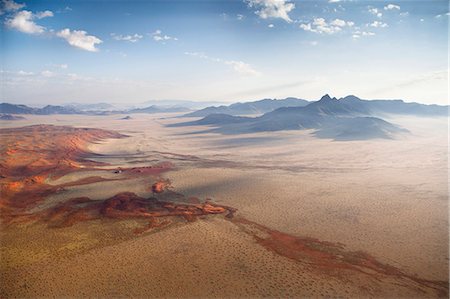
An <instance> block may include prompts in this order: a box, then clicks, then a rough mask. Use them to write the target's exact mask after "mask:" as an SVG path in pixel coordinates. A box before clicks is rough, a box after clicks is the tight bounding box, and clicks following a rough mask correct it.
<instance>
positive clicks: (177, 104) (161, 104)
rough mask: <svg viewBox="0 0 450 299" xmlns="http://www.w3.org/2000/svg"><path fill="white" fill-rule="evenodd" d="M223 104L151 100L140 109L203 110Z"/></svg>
mask: <svg viewBox="0 0 450 299" xmlns="http://www.w3.org/2000/svg"><path fill="white" fill-rule="evenodd" d="M222 104H224V103H223V102H214V101H208V102H203V101H202V102H200V101H189V100H151V101H146V102H144V103H142V104H141V105H140V107H146V106H159V107H186V108H189V109H192V110H194V109H202V108H205V107H208V106H214V105H216V106H217V105H222Z"/></svg>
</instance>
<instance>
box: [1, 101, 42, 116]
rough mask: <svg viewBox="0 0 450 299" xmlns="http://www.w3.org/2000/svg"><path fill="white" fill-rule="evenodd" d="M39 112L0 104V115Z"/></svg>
mask: <svg viewBox="0 0 450 299" xmlns="http://www.w3.org/2000/svg"><path fill="white" fill-rule="evenodd" d="M38 111H39V109H38V108H31V107H28V106H25V105H15V104H9V103H1V104H0V113H8V114H36V113H37V112H38Z"/></svg>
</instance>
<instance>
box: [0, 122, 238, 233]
mask: <svg viewBox="0 0 450 299" xmlns="http://www.w3.org/2000/svg"><path fill="white" fill-rule="evenodd" d="M0 137H1V138H2V147H0V152H1V153H2V159H1V162H0V171H1V173H0V174H1V177H2V179H1V181H0V184H1V200H0V209H1V210H0V211H1V218H2V221H3V223H21V222H29V221H41V222H45V223H48V224H49V226H52V227H64V226H71V225H73V224H75V223H78V222H82V221H89V220H94V219H100V218H116V219H129V218H148V219H149V224H148V225H147V226H146V227H144V228H142V229H140V230H137V232H143V231H146V230H148V229H151V228H156V227H163V226H166V225H167V224H168V223H170V220H168V219H165V220H162V221H159V220H158V218H161V217H180V218H183V219H185V220H187V221H194V220H196V219H197V217H198V216H203V215H209V214H227V215H228V216H229V215H230V214H232V213H233V212H234V209H231V208H226V207H223V206H217V205H213V204H211V203H210V202H206V203H203V204H201V203H200V202H198V203H196V204H185V203H176V202H167V201H159V200H157V199H156V198H149V199H146V198H142V197H138V196H137V195H136V194H134V193H129V192H124V193H120V194H117V195H115V196H113V197H111V198H108V199H106V200H102V201H93V200H91V199H89V198H87V197H84V198H75V199H71V200H67V201H65V202H64V203H61V204H58V205H56V206H54V207H50V208H48V209H46V210H44V211H39V212H34V213H31V212H30V210H31V208H33V207H35V206H36V205H37V204H39V202H41V201H42V200H44V199H45V198H46V197H48V196H49V195H51V194H54V193H57V192H61V191H64V188H65V187H71V186H77V185H84V184H91V183H96V182H103V181H112V180H123V179H127V178H129V177H130V176H131V177H134V176H151V177H154V176H157V175H159V174H161V173H162V172H163V171H166V170H168V169H170V168H171V167H172V164H171V163H168V162H162V163H158V164H156V165H152V166H144V167H133V168H118V169H117V170H116V171H114V172H116V173H119V174H121V176H120V177H118V178H114V179H105V178H102V177H99V176H93V177H87V178H83V179H80V180H78V181H74V182H69V183H65V184H61V185H57V186H54V185H48V184H46V183H45V181H46V179H47V178H49V176H50V175H51V176H52V178H55V177H58V176H62V175H64V174H67V173H69V172H73V171H79V170H80V168H81V166H83V167H84V168H86V167H87V168H94V167H98V166H101V165H102V164H100V163H96V162H92V161H89V160H86V157H87V156H88V155H92V153H89V152H88V151H87V150H86V145H87V144H88V143H89V142H96V141H99V140H101V139H104V138H121V137H124V135H121V134H118V133H116V132H110V131H105V130H98V129H84V128H82V129H81V128H72V127H59V126H50V125H39V126H30V127H24V128H16V129H2V130H0ZM112 171H113V170H112ZM149 188H151V190H152V191H153V192H154V193H163V192H165V191H167V190H168V189H169V188H170V180H168V179H159V180H158V181H157V182H155V183H154V184H153V185H151V186H149ZM171 195H173V197H174V199H181V200H184V196H182V195H181V194H176V193H173V192H172V193H171ZM186 201H187V200H186Z"/></svg>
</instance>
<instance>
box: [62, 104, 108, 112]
mask: <svg viewBox="0 0 450 299" xmlns="http://www.w3.org/2000/svg"><path fill="white" fill-rule="evenodd" d="M64 107H67V108H72V109H75V110H79V111H110V110H114V109H116V108H115V106H114V105H111V104H108V103H94V104H82V103H70V104H67V105H65V106H64Z"/></svg>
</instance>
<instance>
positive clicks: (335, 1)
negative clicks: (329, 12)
mask: <svg viewBox="0 0 450 299" xmlns="http://www.w3.org/2000/svg"><path fill="white" fill-rule="evenodd" d="M337 2H341V0H328V3H337Z"/></svg>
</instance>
